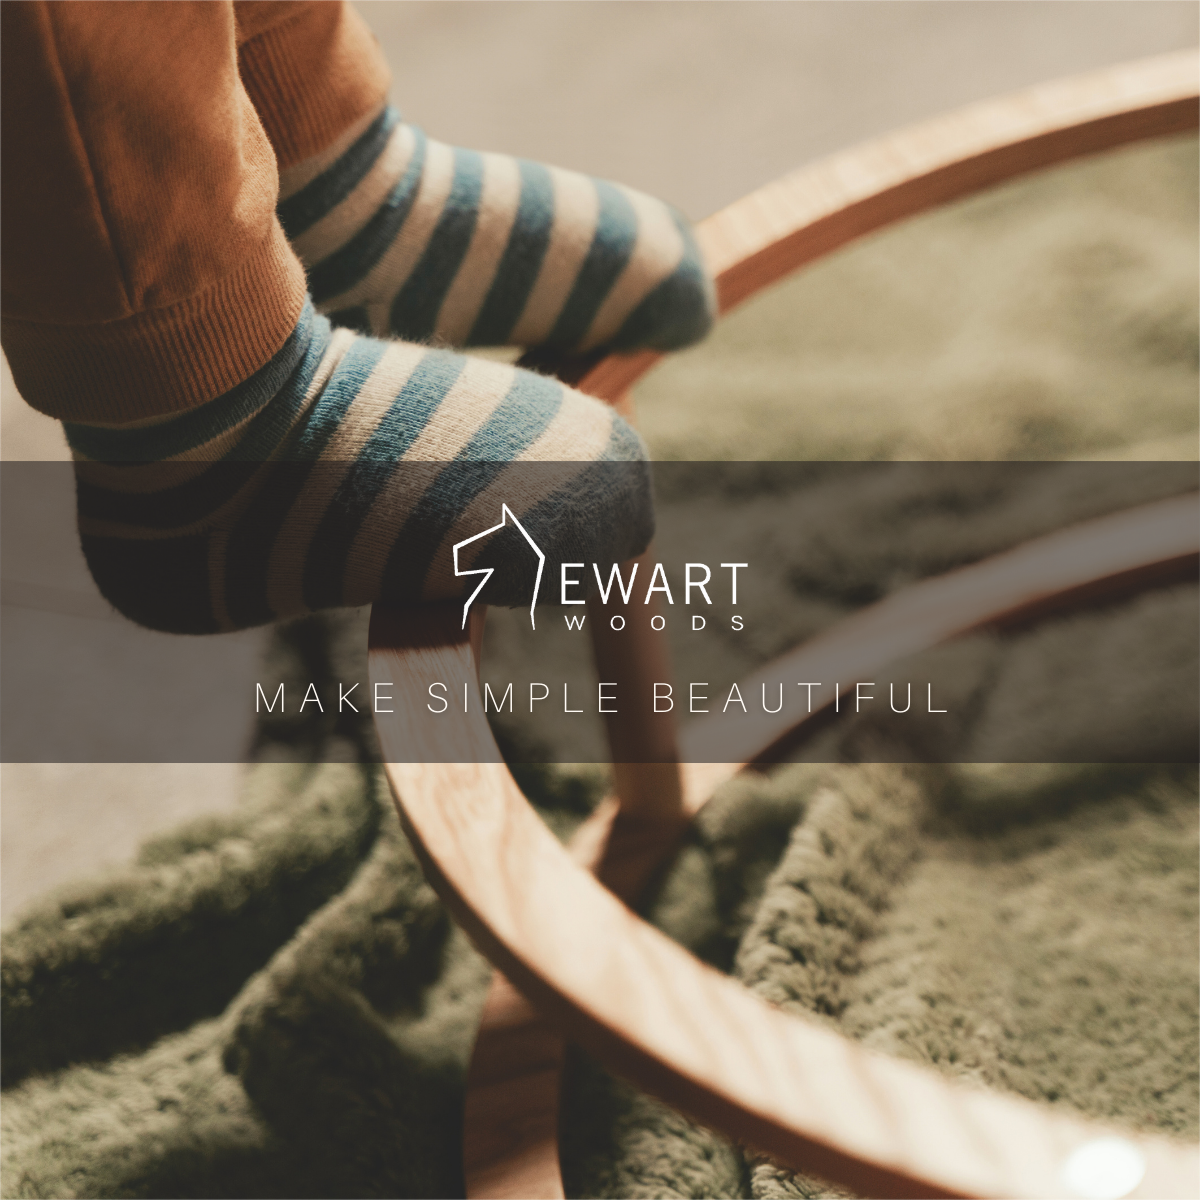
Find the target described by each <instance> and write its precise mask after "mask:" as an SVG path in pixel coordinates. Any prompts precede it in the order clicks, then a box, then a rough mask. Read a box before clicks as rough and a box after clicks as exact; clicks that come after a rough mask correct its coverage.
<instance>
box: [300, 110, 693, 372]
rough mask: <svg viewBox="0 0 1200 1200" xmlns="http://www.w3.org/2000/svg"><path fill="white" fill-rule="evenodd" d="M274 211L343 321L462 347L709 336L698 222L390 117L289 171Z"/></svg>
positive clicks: (571, 347)
mask: <svg viewBox="0 0 1200 1200" xmlns="http://www.w3.org/2000/svg"><path fill="white" fill-rule="evenodd" d="M281 189H282V192H281V194H282V195H283V197H284V199H282V200H281V201H280V203H279V207H278V213H279V217H280V220H281V222H282V223H283V227H284V230H285V231H286V232H287V235H288V238H289V239H290V240H291V242H292V245H293V246H294V247H295V249H296V251H297V253H298V254H299V255H300V257H301V258H302V259H303V260H304V262H305V264H306V267H307V270H308V280H309V288H310V290H311V292H312V294H313V298H314V300H315V302H316V304H317V307H318V308H319V309H320V310H321V311H322V312H325V313H329V314H330V316H331V318H332V320H333V323H334V324H335V325H347V326H350V327H352V328H356V329H359V330H361V331H363V332H369V333H374V334H377V335H380V336H383V335H386V334H395V335H397V336H399V337H404V338H412V339H414V340H429V339H436V340H439V341H442V342H444V343H447V344H449V345H455V346H489V345H507V344H513V345H519V346H541V347H544V348H545V349H547V350H550V351H554V352H560V353H567V352H586V351H590V350H596V349H599V348H602V347H603V348H606V349H613V350H635V349H641V348H651V349H656V350H674V349H678V348H679V347H681V346H685V345H688V344H690V343H691V342H695V341H698V340H699V339H700V338H702V337H703V336H704V335H705V333H707V332H708V329H709V326H710V325H711V323H712V318H713V312H714V296H713V288H712V283H711V281H710V280H709V278H708V275H707V274H706V272H705V270H704V266H703V264H702V262H701V260H700V255H699V252H698V250H697V248H696V244H695V242H694V240H693V238H692V234H691V230H690V228H689V227H688V224H687V221H686V220H685V219H684V218H683V217H682V216H681V215H680V214H679V213H677V212H675V211H674V210H673V209H671V208H669V207H668V206H667V205H665V204H663V203H662V202H661V201H659V200H654V199H652V198H651V197H649V196H645V195H642V194H641V193H640V192H635V191H633V190H631V189H629V188H625V187H621V186H619V185H616V184H611V183H604V182H601V181H599V180H594V179H589V178H588V177H587V176H584V175H579V174H576V173H575V172H573V171H562V170H559V169H557V168H554V167H544V166H541V165H540V164H538V163H532V162H526V161H524V160H520V159H514V158H509V157H508V156H506V155H502V154H477V153H475V152H474V151H471V150H457V149H454V148H452V147H449V146H444V145H442V144H441V143H439V142H435V141H432V140H431V139H428V138H426V137H425V135H424V134H423V133H422V132H421V131H420V130H419V129H415V128H414V127H413V126H411V125H406V124H404V123H403V122H401V120H400V118H399V115H398V114H397V113H396V111H395V110H394V109H392V108H388V109H385V110H384V111H383V112H382V113H381V114H380V115H379V116H378V117H377V118H376V119H375V120H374V121H373V122H372V123H371V124H369V125H368V126H367V127H366V129H365V130H360V129H354V130H351V131H350V132H349V133H348V134H346V135H344V136H343V137H342V138H341V139H340V141H339V142H338V143H337V144H335V145H334V146H332V147H330V148H329V150H328V151H326V152H325V153H324V154H323V155H320V156H318V157H317V158H316V159H310V160H308V161H307V162H305V163H301V164H299V165H298V166H296V167H293V168H291V169H290V170H289V171H287V172H285V173H284V176H283V178H282V180H281Z"/></svg>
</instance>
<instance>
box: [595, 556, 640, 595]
mask: <svg viewBox="0 0 1200 1200" xmlns="http://www.w3.org/2000/svg"><path fill="white" fill-rule="evenodd" d="M637 569H638V565H637V563H634V564H633V570H632V571H630V572H629V586H628V587H626V585H625V579H624V577H623V576H622V575H621V565H620V563H613V565H612V570H611V571H609V573H608V586H607V587H605V585H604V583H603V582H602V581H601V579H600V564H599V563H592V571H593V572H594V573H595V576H596V586H597V587H598V588H599V589H600V599H601V600H602V601H603V602H604V603H605V604H607V603H608V596H609V593H610V592H611V591H612V587H613V580H614V579H615V580H616V582H617V587H618V588H619V589H620V592H621V603H622V604H628V603H629V597H630V596H631V595H632V594H633V581H634V580H635V579H636V578H637Z"/></svg>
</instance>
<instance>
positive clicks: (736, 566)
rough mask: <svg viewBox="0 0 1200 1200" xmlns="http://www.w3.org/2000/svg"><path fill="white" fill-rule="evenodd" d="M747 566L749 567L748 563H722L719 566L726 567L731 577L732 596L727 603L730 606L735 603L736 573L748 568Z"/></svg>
mask: <svg viewBox="0 0 1200 1200" xmlns="http://www.w3.org/2000/svg"><path fill="white" fill-rule="evenodd" d="M749 565H750V564H749V563H722V564H721V566H723V567H728V568H729V571H730V573H731V574H732V576H733V596H732V598H731V599H730V601H729V602H730V604H736V603H737V573H738V570H739V568H741V567H748V566H749Z"/></svg>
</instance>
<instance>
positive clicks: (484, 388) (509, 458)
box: [66, 304, 653, 633]
mask: <svg viewBox="0 0 1200 1200" xmlns="http://www.w3.org/2000/svg"><path fill="white" fill-rule="evenodd" d="M66 430H67V437H68V440H69V442H70V445H71V448H72V451H73V453H74V455H75V459H76V467H75V469H76V486H77V499H78V509H79V530H80V535H81V540H82V544H83V550H84V553H85V555H86V557H87V560H88V564H89V566H90V568H91V571H92V574H93V576H94V577H95V579H96V582H97V583H98V585H99V587H100V590H101V592H102V593H103V594H104V595H105V596H106V597H107V598H108V599H109V601H110V602H111V603H112V604H113V605H114V606H115V607H116V608H117V609H119V610H120V611H121V612H123V613H124V614H125V615H127V616H128V617H130V618H132V619H133V620H135V621H138V622H139V623H141V624H143V625H148V626H150V627H151V628H154V629H161V630H167V631H170V632H178V633H209V632H216V631H220V630H230V629H238V628H244V627H247V626H251V625H257V624H261V623H264V622H267V621H271V620H274V619H276V618H281V617H290V616H295V615H298V614H301V613H306V612H310V611H313V610H315V609H320V608H326V607H335V606H339V605H360V604H367V603H370V602H373V601H376V600H393V601H400V602H414V601H420V600H431V599H439V598H449V597H452V596H464V595H466V594H467V593H468V592H469V590H471V589H472V588H474V586H475V585H476V584H477V583H478V577H470V578H468V579H465V580H464V579H463V578H461V577H456V575H455V573H454V568H453V555H452V548H453V546H454V544H455V543H456V542H460V541H462V540H463V539H466V538H469V537H473V535H475V534H477V533H480V532H482V531H483V530H485V529H489V528H491V527H492V526H495V525H496V524H497V523H498V522H499V521H500V520H501V517H502V512H503V506H507V507H508V509H509V511H510V513H511V514H512V515H514V516H515V517H517V518H518V520H519V521H520V522H521V526H522V527H523V528H524V529H525V530H526V531H527V532H528V534H529V535H530V536H531V537H532V538H534V540H535V542H536V543H537V545H538V546H539V547H540V549H541V550H542V551H543V553H544V554H545V555H546V559H547V563H546V566H547V572H546V574H547V579H548V580H553V579H555V578H556V577H557V572H556V571H555V568H554V567H553V566H552V565H551V564H553V563H555V562H557V561H564V560H570V561H585V562H586V561H597V562H618V561H622V560H623V559H626V558H628V557H630V556H631V555H634V554H637V553H639V552H640V551H641V550H642V549H644V547H645V545H646V543H647V542H648V541H649V538H650V535H651V533H652V524H653V518H652V511H651V504H650V485H649V476H648V468H647V464H646V462H645V451H644V447H643V445H642V443H641V440H640V439H639V438H638V436H637V434H636V433H634V431H633V430H632V429H630V427H629V426H628V425H626V424H625V422H624V421H622V420H621V419H620V417H618V416H616V415H615V414H614V413H613V412H612V411H611V410H610V409H609V408H607V407H606V406H605V405H603V404H600V403H599V402H597V401H595V400H592V399H591V398H589V397H587V396H584V395H582V394H581V393H579V392H575V391H573V390H571V389H570V388H568V387H566V386H564V385H563V384H561V383H559V382H558V381H557V380H553V379H549V378H546V377H543V376H541V375H536V374H533V373H531V372H528V371H522V370H519V369H517V368H515V367H512V366H507V365H505V364H502V363H496V362H489V361H486V360H478V359H469V358H464V357H462V356H460V355H456V354H453V353H450V352H449V351H446V350H439V349H430V348H429V347H427V346H420V345H413V344H408V343H404V342H387V341H380V340H377V339H375V338H371V337H363V336H360V335H358V334H356V333H354V332H353V331H351V330H348V329H339V330H336V331H335V330H334V329H332V328H331V326H330V322H329V321H328V320H327V319H326V318H324V317H322V316H319V315H317V314H316V313H315V312H314V311H313V308H312V306H311V304H309V305H306V307H305V310H304V313H303V315H302V317H301V319H300V322H299V324H298V325H297V327H296V329H295V330H294V332H293V333H292V335H291V337H290V338H289V339H288V341H287V343H286V344H285V345H284V346H283V348H282V349H281V350H280V351H279V352H278V353H277V354H276V355H275V357H274V358H273V359H272V360H271V361H270V362H269V363H268V364H267V365H266V366H265V367H263V368H262V369H261V370H260V371H258V372H257V373H256V374H255V375H253V376H252V377H251V378H250V379H248V380H246V381H245V382H244V383H242V384H241V385H239V386H238V387H236V388H234V389H233V390H232V391H230V392H228V393H226V394H225V395H224V396H221V397H219V398H218V399H216V400H214V401H212V402H211V403H209V404H207V405H205V406H203V407H202V408H200V409H196V410H194V411H192V412H189V413H186V414H183V415H181V416H178V417H173V418H171V419H170V420H168V421H165V422H160V423H157V424H154V425H149V426H143V427H140V428H123V429H113V428H102V427H98V426H89V425H80V424H68V425H67V427H66ZM534 565H536V564H535V563H534V562H533V560H532V555H531V553H530V551H529V549H528V547H527V546H526V544H525V542H524V540H523V538H522V537H521V535H520V534H519V532H518V530H517V529H514V528H513V527H512V525H511V524H509V525H506V526H505V528H504V529H503V530H501V531H499V532H498V533H497V534H495V535H494V536H493V537H490V538H485V539H482V540H480V541H477V542H473V543H471V545H470V546H469V547H467V548H464V553H463V555H462V558H461V561H460V566H461V567H462V568H464V569H466V568H472V569H478V568H480V567H487V566H490V567H494V568H495V573H494V575H493V576H492V578H490V579H489V580H488V582H487V586H486V589H485V590H484V591H483V592H482V594H481V596H480V600H481V602H489V603H498V604H509V605H520V606H525V605H528V604H530V603H531V591H532V584H533V582H534V577H533V571H532V568H533V566H534ZM551 572H555V573H554V574H551ZM468 585H469V586H468ZM552 593H553V587H552V586H547V588H546V589H544V591H543V593H542V594H543V596H544V597H546V598H550V596H551V594H552Z"/></svg>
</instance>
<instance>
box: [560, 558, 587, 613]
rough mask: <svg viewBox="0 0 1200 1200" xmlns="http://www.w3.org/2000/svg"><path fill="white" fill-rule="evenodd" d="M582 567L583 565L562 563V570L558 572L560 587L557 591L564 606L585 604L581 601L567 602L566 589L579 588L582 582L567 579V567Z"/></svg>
mask: <svg viewBox="0 0 1200 1200" xmlns="http://www.w3.org/2000/svg"><path fill="white" fill-rule="evenodd" d="M582 566H583V563H563V565H562V569H561V570H560V572H559V580H560V587H559V589H558V590H559V595H560V597H561V598H562V602H563V603H564V604H583V603H585V601H583V600H568V599H567V588H569V587H580V586H581V585H582V583H583V580H581V579H570V578H568V577H567V568H568V567H582Z"/></svg>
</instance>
